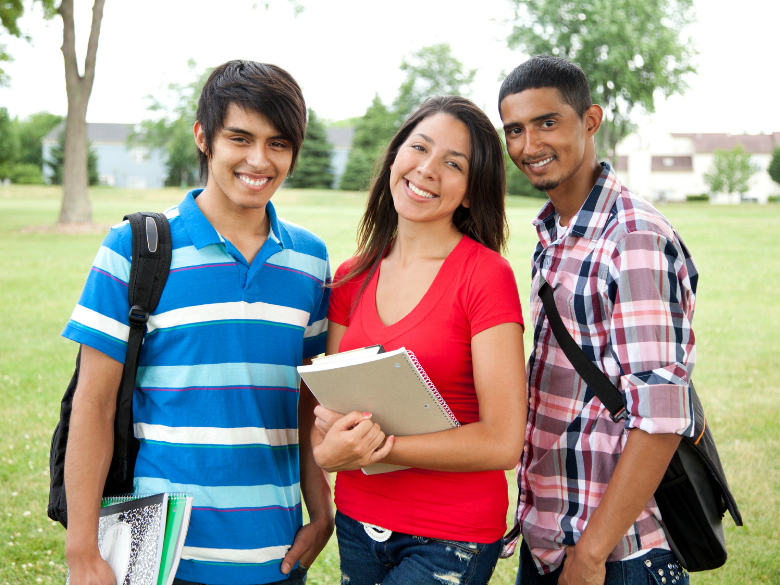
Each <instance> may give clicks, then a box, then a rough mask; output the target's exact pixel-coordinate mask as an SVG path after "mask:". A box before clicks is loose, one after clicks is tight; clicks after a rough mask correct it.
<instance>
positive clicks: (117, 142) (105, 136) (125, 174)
mask: <svg viewBox="0 0 780 585" xmlns="http://www.w3.org/2000/svg"><path fill="white" fill-rule="evenodd" d="M62 131H63V127H62V125H60V126H58V127H57V128H55V129H54V130H52V131H51V132H49V133H48V134H47V135H46V136H44V138H43V140H41V143H42V144H43V160H44V161H46V160H51V159H52V156H51V150H52V148H54V147H56V146H57V142H58V141H59V137H60V133H61V132H62ZM132 131H133V125H132V124H87V140H89V142H90V145H91V147H92V149H93V150H94V151H95V153H96V154H97V159H98V175H99V176H100V183H101V184H103V185H108V186H111V187H126V188H129V189H157V188H160V187H163V186H164V185H165V178H166V177H167V176H168V170H167V168H166V166H165V160H166V155H165V152H164V151H162V150H160V149H153V150H150V149H149V148H147V147H145V146H133V147H128V145H127V137H128V135H129V134H130V133H131V132H132ZM51 176H52V170H51V168H49V166H48V165H47V164H45V163H44V165H43V177H44V178H45V179H46V180H47V181H49V180H50V179H51Z"/></svg>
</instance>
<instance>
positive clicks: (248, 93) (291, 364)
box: [63, 61, 333, 585]
mask: <svg viewBox="0 0 780 585" xmlns="http://www.w3.org/2000/svg"><path fill="white" fill-rule="evenodd" d="M194 131H195V132H194V133H195V143H196V145H197V148H198V155H199V158H200V167H201V177H202V178H205V179H206V187H205V189H195V190H193V191H191V192H189V193H188V194H187V196H186V197H185V198H184V200H183V201H182V202H181V203H180V204H179V205H178V206H177V207H174V208H172V209H170V210H168V211H167V212H166V215H167V217H168V220H169V222H170V227H171V238H172V241H173V259H172V264H171V270H170V275H169V277H168V281H167V284H166V286H165V289H164V291H163V294H162V298H161V300H160V303H159V306H158V307H157V310H156V311H155V312H154V313H153V314H152V315H151V317H150V318H149V322H148V326H147V327H148V328H147V332H146V335H145V339H144V346H143V349H142V352H141V357H140V361H139V368H138V375H137V378H136V388H135V390H134V398H133V418H134V420H133V423H134V433H135V436H136V437H137V438H138V439H139V441H140V450H139V452H138V459H137V461H136V465H135V475H134V491H135V492H136V493H158V492H181V491H187V492H191V493H192V495H193V496H194V502H193V511H192V518H191V521H190V527H189V532H188V534H187V540H186V542H185V546H184V550H183V553H182V560H181V564H180V565H179V569H178V572H177V575H176V576H177V582H178V583H182V584H186V583H205V584H212V583H213V584H217V583H231V584H245V585H253V584H262V583H276V582H284V583H293V584H295V583H304V582H305V580H306V576H305V567H308V566H309V565H311V563H312V562H313V561H314V559H315V558H316V557H317V555H318V554H319V552H320V551H321V550H322V548H323V547H324V546H325V544H326V543H327V541H328V538H329V537H330V535H331V533H332V531H333V512H332V507H331V497H330V487H329V484H328V480H327V476H326V475H325V474H324V472H322V470H320V469H319V467H317V465H316V463H315V462H314V459H313V457H312V453H311V445H310V443H309V433H308V429H309V428H311V424H312V422H313V409H314V406H315V404H316V403H315V401H314V398H313V397H312V396H311V394H310V393H309V391H308V390H307V389H306V388H305V386H303V388H302V389H301V392H300V401H299V394H298V384H299V378H298V375H297V372H296V369H295V367H296V366H298V365H300V364H301V363H308V361H309V359H308V358H311V357H313V356H315V355H317V354H319V353H322V352H323V351H324V349H325V329H326V312H327V301H328V291H327V289H325V288H323V284H325V283H327V282H328V281H329V279H330V268H329V265H328V256H327V251H326V249H325V245H324V243H323V242H322V240H320V239H319V238H318V237H316V236H315V235H313V234H312V233H310V232H308V231H307V230H305V229H303V228H301V227H299V226H296V225H293V224H290V223H287V222H285V221H283V220H282V219H280V218H278V217H277V215H276V212H275V211H274V207H273V205H272V204H271V202H270V199H271V196H272V195H273V194H274V192H275V191H276V190H277V189H278V188H279V186H280V185H281V184H282V181H284V179H285V177H286V176H287V175H288V174H289V173H291V172H292V170H293V169H294V167H295V162H296V159H297V156H298V152H299V150H300V147H301V144H302V142H303V139H304V135H305V131H306V105H305V103H304V100H303V96H302V95H301V90H300V87H299V86H298V84H297V83H296V82H295V80H294V79H293V78H292V77H291V76H290V75H289V74H288V73H287V72H286V71H284V70H282V69H280V68H278V67H275V66H273V65H265V64H261V63H254V62H247V61H231V62H229V63H226V64H224V65H222V66H220V67H217V68H216V69H215V70H214V72H213V73H212V74H211V76H210V77H209V79H208V81H207V82H206V85H205V86H204V88H203V92H202V93H201V96H200V101H199V103H198V112H197V122H196V123H195V128H194ZM131 242H132V236H131V230H130V226H129V225H128V224H127V222H125V223H122V224H119V225H117V226H115V227H114V228H112V230H111V232H110V233H109V234H108V236H107V237H106V239H105V240H104V242H103V245H102V246H101V248H100V250H99V252H98V254H97V257H96V259H95V262H94V264H93V266H92V270H91V272H90V274H89V277H88V279H87V283H86V285H85V287H84V292H83V293H82V296H81V299H80V300H79V304H78V305H77V306H76V309H75V311H74V312H73V316H72V317H71V320H70V321H69V322H68V324H67V326H66V328H65V331H64V333H63V335H64V336H65V337H67V338H69V339H72V340H73V341H76V342H77V343H80V344H81V345H82V356H81V373H80V379H79V385H78V388H77V391H76V394H75V398H74V401H73V415H72V424H71V432H70V437H69V448H68V455H67V460H66V463H65V482H66V490H67V494H68V507H69V526H68V535H67V543H66V547H65V549H66V556H67V559H68V566H69V569H70V576H71V584H72V585H85V584H90V585H92V584H95V585H98V584H99V585H103V584H105V585H109V584H110V585H113V584H114V583H115V578H114V575H113V573H112V570H111V568H110V567H109V565H108V564H107V563H105V562H104V561H103V560H102V559H101V558H100V554H99V551H98V547H97V525H98V511H99V507H100V496H101V492H102V486H103V483H104V481H105V477H106V473H107V471H108V468H109V464H110V460H111V454H112V442H111V439H112V437H113V418H114V412H115V409H116V394H117V388H118V387H119V383H120V379H121V375H122V364H123V362H124V359H125V352H126V345H127V343H126V342H127V339H128V332H129V327H128V325H127V314H128V312H129V310H130V306H129V304H128V294H127V286H128V281H129V273H130V259H131V258H130V256H131ZM299 412H300V418H299ZM299 425H300V428H302V429H306V430H305V431H304V432H302V433H300V434H299V433H298V427H299ZM301 491H302V492H303V497H304V499H305V501H306V505H307V508H308V511H309V515H310V517H311V522H310V523H309V524H307V525H305V526H302V516H301ZM296 563H298V564H297V565H296Z"/></svg>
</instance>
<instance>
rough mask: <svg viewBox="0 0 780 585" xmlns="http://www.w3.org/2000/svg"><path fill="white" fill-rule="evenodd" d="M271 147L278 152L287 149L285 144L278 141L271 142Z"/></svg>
mask: <svg viewBox="0 0 780 585" xmlns="http://www.w3.org/2000/svg"><path fill="white" fill-rule="evenodd" d="M271 146H272V147H273V148H277V149H279V150H284V149H285V148H287V143H286V142H281V141H279V140H274V141H273V142H271Z"/></svg>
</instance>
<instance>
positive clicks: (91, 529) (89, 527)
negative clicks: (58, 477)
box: [65, 391, 114, 560]
mask: <svg viewBox="0 0 780 585" xmlns="http://www.w3.org/2000/svg"><path fill="white" fill-rule="evenodd" d="M79 398H81V399H79ZM113 426H114V412H113V411H109V412H106V411H105V410H104V409H103V408H102V406H101V404H100V403H99V402H97V401H95V400H91V399H89V398H84V397H79V393H78V391H77V392H76V397H75V398H74V401H73V412H72V414H71V419H70V434H69V436H68V451H67V454H66V457H65V492H66V494H67V498H68V532H67V540H66V544H65V554H66V556H67V557H68V559H69V560H70V559H72V558H74V557H76V556H83V557H90V556H96V555H98V554H99V553H98V544H97V529H98V517H99V515H100V500H101V497H102V495H103V486H104V485H105V480H106V476H107V474H108V469H109V467H110V465H111V456H112V454H113V449H114V429H113Z"/></svg>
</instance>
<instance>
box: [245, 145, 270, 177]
mask: <svg viewBox="0 0 780 585" xmlns="http://www.w3.org/2000/svg"><path fill="white" fill-rule="evenodd" d="M246 162H247V164H248V165H250V166H251V167H252V168H253V169H255V170H258V171H262V170H263V169H265V168H266V167H267V166H268V156H267V155H266V151H265V145H264V144H262V143H260V142H258V143H257V144H255V145H254V147H253V148H251V149H249V152H248V153H247V155H246Z"/></svg>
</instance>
